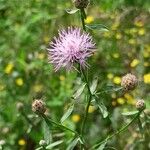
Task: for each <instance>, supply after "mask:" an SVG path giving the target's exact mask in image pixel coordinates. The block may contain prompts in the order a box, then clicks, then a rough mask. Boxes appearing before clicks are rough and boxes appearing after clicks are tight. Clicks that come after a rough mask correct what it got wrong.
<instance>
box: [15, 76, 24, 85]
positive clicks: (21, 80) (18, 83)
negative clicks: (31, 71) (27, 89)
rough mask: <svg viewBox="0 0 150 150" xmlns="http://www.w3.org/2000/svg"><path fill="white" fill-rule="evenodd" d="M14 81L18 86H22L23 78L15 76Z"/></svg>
mask: <svg viewBox="0 0 150 150" xmlns="http://www.w3.org/2000/svg"><path fill="white" fill-rule="evenodd" d="M15 82H16V84H17V85H18V86H22V85H23V79H22V78H17V79H16V81H15Z"/></svg>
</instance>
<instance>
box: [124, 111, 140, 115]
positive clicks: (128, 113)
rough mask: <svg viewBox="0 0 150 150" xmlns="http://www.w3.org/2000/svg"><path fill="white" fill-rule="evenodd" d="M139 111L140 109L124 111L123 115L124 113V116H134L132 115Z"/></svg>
mask: <svg viewBox="0 0 150 150" xmlns="http://www.w3.org/2000/svg"><path fill="white" fill-rule="evenodd" d="M137 113H139V111H130V112H124V113H122V115H124V116H132V115H135V114H137Z"/></svg>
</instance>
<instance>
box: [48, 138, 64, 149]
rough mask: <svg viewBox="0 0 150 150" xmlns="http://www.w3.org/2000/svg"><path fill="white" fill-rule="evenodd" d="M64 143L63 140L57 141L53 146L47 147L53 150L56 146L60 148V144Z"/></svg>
mask: <svg viewBox="0 0 150 150" xmlns="http://www.w3.org/2000/svg"><path fill="white" fill-rule="evenodd" d="M62 143H63V140H60V141H56V142H54V143H51V144H49V145H48V146H46V149H53V148H54V147H55V146H58V145H60V144H62Z"/></svg>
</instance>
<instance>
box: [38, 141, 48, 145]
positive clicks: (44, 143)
mask: <svg viewBox="0 0 150 150" xmlns="http://www.w3.org/2000/svg"><path fill="white" fill-rule="evenodd" d="M39 145H40V146H46V145H47V143H46V141H45V140H40V142H39Z"/></svg>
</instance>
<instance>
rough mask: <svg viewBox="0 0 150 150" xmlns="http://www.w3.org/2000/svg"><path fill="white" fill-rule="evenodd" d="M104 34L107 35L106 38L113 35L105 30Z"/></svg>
mask: <svg viewBox="0 0 150 150" xmlns="http://www.w3.org/2000/svg"><path fill="white" fill-rule="evenodd" d="M103 36H104V37H106V38H110V37H111V33H110V32H109V31H108V32H104V33H103Z"/></svg>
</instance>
